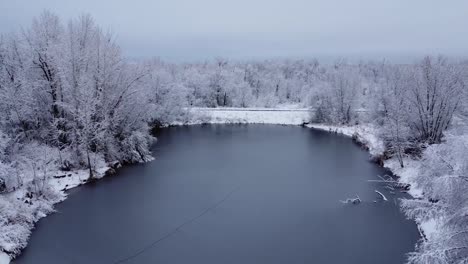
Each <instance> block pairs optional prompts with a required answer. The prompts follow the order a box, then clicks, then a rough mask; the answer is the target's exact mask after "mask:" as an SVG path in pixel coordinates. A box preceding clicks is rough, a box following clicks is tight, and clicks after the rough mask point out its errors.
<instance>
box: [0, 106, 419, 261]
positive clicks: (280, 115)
mask: <svg viewBox="0 0 468 264" xmlns="http://www.w3.org/2000/svg"><path fill="white" fill-rule="evenodd" d="M192 112H193V113H194V118H193V119H192V121H191V122H189V123H186V124H183V123H174V124H170V125H171V126H181V125H197V124H276V125H293V126H305V127H308V128H311V129H318V130H323V131H327V132H333V133H338V134H342V135H345V136H348V137H355V136H357V139H358V140H359V142H360V143H361V144H362V145H364V146H365V147H366V148H367V150H368V151H369V153H370V155H371V156H373V157H375V156H378V155H381V154H382V153H383V151H384V150H385V149H384V148H383V143H382V142H381V141H379V140H378V138H377V136H376V135H375V134H373V133H372V132H373V131H375V130H373V128H372V127H369V126H367V127H366V126H354V127H353V126H350V127H346V126H328V125H322V124H310V123H308V120H309V116H310V113H309V112H308V111H305V110H304V109H289V110H288V111H272V110H265V109H253V110H252V111H249V109H241V110H238V111H237V110H236V109H229V110H225V109H219V108H215V109H209V108H208V109H203V110H200V109H194V110H193V111H192ZM383 167H385V168H387V169H389V170H390V171H392V173H394V175H396V176H398V179H399V181H402V182H403V183H406V184H410V183H409V182H407V181H409V179H408V178H404V177H402V175H400V174H398V173H397V172H396V169H395V168H394V167H393V166H392V164H391V163H390V164H389V163H388V161H386V162H385V163H384V166H383ZM115 169H117V167H116V165H115V164H114V165H111V164H108V166H106V167H103V168H99V169H97V171H98V175H99V176H98V177H97V180H98V179H101V178H103V177H105V176H108V175H110V174H113V173H114V172H115ZM87 173H88V172H87V170H77V171H71V172H67V173H64V172H57V173H55V174H56V175H57V174H67V175H66V177H61V176H60V177H55V176H54V177H51V178H50V179H49V183H52V184H51V185H52V186H53V187H54V189H56V190H59V191H60V192H61V194H62V197H61V199H59V200H57V201H51V202H50V206H53V205H55V204H57V203H59V202H62V201H64V200H65V199H66V198H67V193H66V191H67V190H70V189H72V188H75V187H77V186H80V185H83V184H86V183H87V181H86V180H85V181H83V180H82V178H85V179H86V175H87ZM68 174H71V175H72V176H68ZM410 190H412V191H410V192H409V193H410V194H411V195H412V196H413V197H418V196H417V195H418V192H417V190H416V191H415V189H414V188H411V189H410ZM19 191H20V189H19V190H16V191H15V192H19ZM8 195H10V194H8ZM53 212H54V211H53V210H52V211H49V212H45V213H44V212H41V214H40V215H38V217H37V218H36V219H35V221H34V223H32V229H31V230H30V232H32V231H33V230H34V226H35V224H36V223H37V221H39V220H40V219H41V218H43V217H45V216H47V215H48V214H50V213H53ZM33 213H37V212H33ZM417 225H418V229H420V230H421V232H420V233H421V235H422V236H424V232H425V230H424V225H423V224H421V223H417ZM24 248H25V247H20V250H22V249H24ZM19 254H21V253H19ZM19 254H7V253H4V252H2V251H0V264H8V263H9V261H11V260H10V258H11V259H12V256H11V255H13V257H16V256H18V255H19ZM7 257H8V259H7ZM2 258H3V259H2ZM5 260H6V261H5ZM2 261H4V262H2Z"/></svg>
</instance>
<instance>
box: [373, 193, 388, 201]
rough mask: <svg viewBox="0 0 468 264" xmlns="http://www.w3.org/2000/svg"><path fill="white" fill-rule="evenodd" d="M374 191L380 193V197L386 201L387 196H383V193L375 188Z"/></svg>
mask: <svg viewBox="0 0 468 264" xmlns="http://www.w3.org/2000/svg"><path fill="white" fill-rule="evenodd" d="M375 192H376V193H377V194H378V195H380V197H381V198H382V200H384V201H388V199H387V197H385V195H383V193H381V192H379V191H377V190H375Z"/></svg>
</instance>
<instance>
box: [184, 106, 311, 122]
mask: <svg viewBox="0 0 468 264" xmlns="http://www.w3.org/2000/svg"><path fill="white" fill-rule="evenodd" d="M191 112H192V114H193V115H194V116H195V120H205V121H206V117H208V120H207V121H208V123H212V124H219V123H222V124H224V123H243V124H247V123H248V124H250V123H256V124H281V125H302V124H304V123H306V122H308V120H310V111H309V109H305V108H232V107H230V108H192V109H191ZM197 116H198V117H200V116H203V117H205V119H203V118H198V119H197Z"/></svg>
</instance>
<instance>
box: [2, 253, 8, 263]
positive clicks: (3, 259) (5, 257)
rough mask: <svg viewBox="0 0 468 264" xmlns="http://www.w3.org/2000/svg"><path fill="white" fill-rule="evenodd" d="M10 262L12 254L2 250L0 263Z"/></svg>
mask: <svg viewBox="0 0 468 264" xmlns="http://www.w3.org/2000/svg"><path fill="white" fill-rule="evenodd" d="M9 263H10V256H8V255H7V254H6V253H3V252H0V264H9Z"/></svg>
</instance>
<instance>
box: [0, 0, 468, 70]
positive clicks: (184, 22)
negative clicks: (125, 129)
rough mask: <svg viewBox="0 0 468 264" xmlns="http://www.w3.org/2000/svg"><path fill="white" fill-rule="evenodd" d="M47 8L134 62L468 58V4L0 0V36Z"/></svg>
mask: <svg viewBox="0 0 468 264" xmlns="http://www.w3.org/2000/svg"><path fill="white" fill-rule="evenodd" d="M44 9H48V10H51V11H53V12H55V13H56V14H58V15H59V16H60V17H61V18H62V19H63V20H67V19H69V18H72V17H76V16H77V15H79V14H82V13H89V14H91V15H92V16H93V17H94V19H95V20H96V21H97V22H98V23H99V24H100V25H101V26H102V27H104V28H111V29H112V30H113V32H114V33H115V34H116V35H117V40H118V42H119V44H120V45H121V47H122V50H123V52H124V54H125V55H127V56H128V57H134V58H140V57H149V56H158V57H161V58H164V59H169V60H175V61H184V60H191V61H192V60H204V59H209V58H213V57H229V58H234V59H252V58H278V57H293V58H298V57H303V58H310V57H318V58H327V57H338V56H345V57H353V58H375V59H379V58H382V57H387V58H391V59H394V60H395V59H403V60H404V59H408V58H412V57H417V56H421V55H424V54H428V53H432V54H440V53H442V54H446V55H450V56H458V55H461V56H466V55H468V1H466V0H450V1H441V0H386V1H384V0H283V1H279V0H231V1H225V0H165V1H163V0H75V1H65V0H0V10H1V11H0V12H1V15H0V33H6V32H10V31H14V30H15V29H18V28H19V27H26V26H28V25H29V24H30V22H31V20H32V18H33V17H34V16H37V15H38V14H39V13H40V12H41V11H42V10H44Z"/></svg>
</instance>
